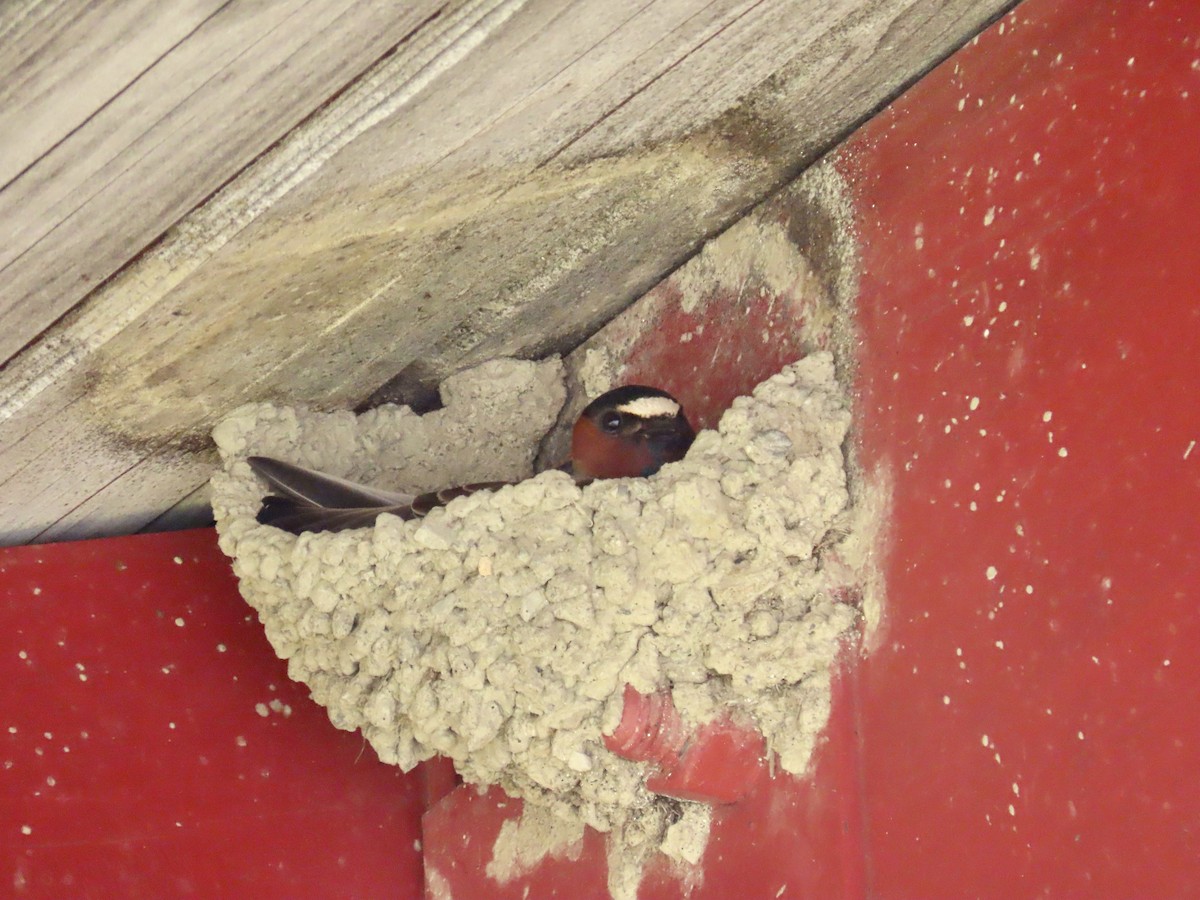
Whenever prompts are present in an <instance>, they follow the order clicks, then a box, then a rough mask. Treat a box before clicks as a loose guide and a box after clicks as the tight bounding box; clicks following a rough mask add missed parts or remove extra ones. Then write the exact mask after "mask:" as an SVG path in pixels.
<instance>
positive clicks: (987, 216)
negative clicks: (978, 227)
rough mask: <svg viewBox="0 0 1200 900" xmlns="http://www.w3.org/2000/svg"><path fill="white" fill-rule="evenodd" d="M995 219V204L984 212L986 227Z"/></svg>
mask: <svg viewBox="0 0 1200 900" xmlns="http://www.w3.org/2000/svg"><path fill="white" fill-rule="evenodd" d="M995 221H996V207H994V206H991V207H988V211H987V212H985V213H984V214H983V224H984V227H987V226H988V225H991V224H992V223H993V222H995Z"/></svg>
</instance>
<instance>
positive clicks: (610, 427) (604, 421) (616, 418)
mask: <svg viewBox="0 0 1200 900" xmlns="http://www.w3.org/2000/svg"><path fill="white" fill-rule="evenodd" d="M600 427H601V428H603V429H604V430H605V431H607V432H609V433H611V432H614V431H616V430H617V429H618V428H620V427H621V414H620V413H619V412H607V413H605V414H604V415H603V416H601V417H600Z"/></svg>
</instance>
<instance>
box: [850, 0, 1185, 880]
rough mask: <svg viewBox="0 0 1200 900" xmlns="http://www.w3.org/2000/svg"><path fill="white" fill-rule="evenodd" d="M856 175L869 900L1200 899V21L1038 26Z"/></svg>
mask: <svg viewBox="0 0 1200 900" xmlns="http://www.w3.org/2000/svg"><path fill="white" fill-rule="evenodd" d="M838 160H839V165H840V167H841V168H842V169H843V170H844V171H845V172H846V173H847V175H848V176H849V177H850V179H851V181H852V182H853V184H854V186H855V192H856V195H857V206H858V213H859V222H860V225H859V227H860V235H861V240H862V246H863V260H862V263H863V266H862V267H863V274H862V283H861V296H860V298H859V315H860V325H861V330H862V337H863V339H864V344H863V348H862V364H863V367H862V372H861V383H860V391H861V400H860V409H859V420H858V421H859V427H860V428H861V442H862V448H863V456H864V458H865V460H866V462H867V464H868V466H870V467H873V468H877V469H880V470H886V471H887V472H890V473H891V477H892V480H893V483H894V486H895V496H894V517H893V519H892V523H891V533H892V545H891V554H890V559H889V562H888V566H887V592H888V603H887V615H886V618H885V622H884V625H883V627H882V628H881V630H880V633H879V635H878V637H877V639H876V642H877V645H878V646H877V647H876V649H875V651H874V652H873V653H872V654H870V656H869V657H868V658H867V659H865V660H864V662H863V664H862V668H861V670H860V673H859V674H860V678H861V690H862V694H861V698H860V706H861V715H862V720H861V724H860V729H861V730H860V737H861V740H862V775H863V781H862V784H863V803H864V809H865V819H866V829H867V830H866V836H867V837H866V866H867V886H868V894H869V896H872V897H880V898H890V897H894V898H911V897H965V896H970V897H997V898H1011V897H1037V896H1047V897H1195V896H1200V834H1198V832H1200V788H1198V786H1197V775H1196V773H1197V772H1198V771H1200V725H1197V721H1198V719H1197V713H1196V703H1197V700H1200V663H1198V661H1197V660H1198V657H1200V652H1198V651H1200V613H1198V610H1197V602H1198V600H1200V589H1198V588H1200V549H1198V547H1200V525H1198V521H1200V519H1198V515H1200V514H1198V510H1200V446H1197V445H1196V442H1197V441H1200V303H1198V302H1197V301H1198V299H1200V297H1198V293H1200V289H1198V285H1200V225H1198V222H1200V4H1197V3H1195V2H1194V0H1173V2H1172V0H1166V2H1164V0H1157V2H1124V0H1122V2H1116V0H1113V2H1101V3H1097V2H1087V0H1054V2H1046V0H1030V2H1026V3H1024V4H1022V5H1020V6H1019V7H1017V8H1016V10H1015V12H1013V13H1012V14H1011V15H1009V16H1006V17H1005V18H1004V19H1003V20H1002V21H1000V22H999V23H997V24H996V25H994V26H993V27H992V28H991V29H989V30H988V31H987V33H986V34H984V35H983V36H982V37H981V38H980V39H979V40H978V41H977V42H976V43H974V44H972V45H970V46H968V47H966V48H965V49H964V50H962V51H961V52H960V53H958V54H956V55H955V56H954V57H953V58H952V59H951V60H949V61H948V62H947V63H945V64H944V65H942V66H941V67H940V68H939V69H938V70H937V71H936V72H934V73H933V74H932V75H931V76H929V77H928V78H926V79H925V80H924V81H922V82H921V83H920V84H918V85H917V86H916V87H914V88H913V89H912V90H911V91H909V92H908V93H907V94H906V95H905V96H904V97H903V98H901V99H900V100H899V101H898V102H897V103H895V104H894V105H893V106H892V107H891V108H890V109H888V110H886V111H885V112H884V113H883V114H882V115H880V116H879V117H878V118H876V119H875V120H873V121H872V122H871V123H869V124H868V125H867V126H866V127H865V128H863V129H862V130H861V132H859V133H858V134H857V135H855V137H854V138H853V139H852V140H851V141H850V142H849V145H848V146H847V147H846V148H845V149H844V150H843V151H842V152H840V153H839V154H838ZM975 398H978V403H977V404H976V400H975Z"/></svg>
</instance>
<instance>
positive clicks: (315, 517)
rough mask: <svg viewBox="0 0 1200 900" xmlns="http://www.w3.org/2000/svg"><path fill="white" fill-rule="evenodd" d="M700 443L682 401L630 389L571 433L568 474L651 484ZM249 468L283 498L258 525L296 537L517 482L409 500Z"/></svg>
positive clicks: (290, 471) (595, 406) (605, 397)
mask: <svg viewBox="0 0 1200 900" xmlns="http://www.w3.org/2000/svg"><path fill="white" fill-rule="evenodd" d="M695 437H696V433H695V431H693V430H692V426H691V425H690V424H689V423H688V420H687V416H686V415H685V414H684V411H683V407H682V406H681V405H680V404H679V401H677V400H676V399H675V398H674V397H672V396H671V395H670V394H668V393H667V392H666V391H662V390H659V389H658V388H652V387H645V386H643V385H636V384H631V385H626V386H625V387H619V388H616V389H615V390H611V391H609V392H608V393H606V394H602V395H601V396H599V397H597V398H596V399H595V400H593V401H592V402H591V403H589V404H588V405H587V407H586V408H585V409H584V410H583V412H582V413H580V414H579V418H578V419H577V420H576V421H575V425H574V428H573V429H572V431H571V459H570V460H569V461H568V462H567V463H565V464H564V465H563V466H561V468H562V469H564V470H565V471H567V472H569V473H570V474H571V475H573V476H574V478H575V480H576V482H577V483H579V484H586V483H587V482H589V481H592V480H593V479H596V478H638V477H646V476H648V475H653V474H654V473H655V472H657V471H658V470H659V469H660V468H662V466H663V465H664V464H666V463H669V462H675V461H677V460H680V459H683V457H684V455H685V454H686V453H687V451H688V448H689V447H691V445H692V441H693V440H694V439H695ZM247 462H249V463H250V467H251V468H252V469H253V470H254V471H255V473H257V474H258V475H259V476H261V477H262V478H263V479H264V480H266V482H267V484H268V485H269V486H270V488H271V490H272V491H275V492H276V493H275V494H271V495H269V496H267V497H264V498H263V504H262V508H261V509H259V511H258V517H257V518H258V521H259V522H260V523H262V524H263V525H273V526H275V527H276V528H281V529H283V530H284V531H290V532H291V533H292V534H302V533H304V532H306V531H343V530H346V529H349V528H367V527H370V526H372V525H374V524H375V519H376V518H378V517H379V516H380V515H381V514H382V513H391V514H392V515H394V516H399V517H400V518H402V519H413V518H420V517H421V516H424V515H425V514H426V513H428V512H429V511H430V510H431V509H434V508H436V507H438V506H444V505H445V504H447V503H449V502H450V501H451V500H453V499H454V498H455V497H462V496H465V495H467V494H473V493H475V492H476V491H490V490H496V489H497V488H501V487H504V486H505V485H507V484H509V483H510V482H505V481H484V482H477V483H475V484H464V485H458V486H455V487H449V488H442V489H441V490H437V491H429V492H427V493H424V494H404V493H399V492H396V491H385V490H380V489H378V488H372V487H368V486H366V485H361V484H356V483H354V482H352V481H348V480H346V479H345V478H338V477H336V476H333V475H326V474H324V473H322V472H316V471H314V470H312V469H305V468H303V467H301V466H296V465H293V464H291V463H286V462H282V461H281V460H277V459H270V458H268V457H265V456H252V457H250V458H249V459H248V460H247Z"/></svg>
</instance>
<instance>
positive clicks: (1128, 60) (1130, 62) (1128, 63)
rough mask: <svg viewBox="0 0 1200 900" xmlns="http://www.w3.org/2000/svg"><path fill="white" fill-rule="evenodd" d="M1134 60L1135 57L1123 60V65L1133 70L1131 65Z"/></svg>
mask: <svg viewBox="0 0 1200 900" xmlns="http://www.w3.org/2000/svg"><path fill="white" fill-rule="evenodd" d="M1136 59H1137V57H1136V56H1131V57H1129V59H1127V60H1125V65H1127V66H1129V68H1131V69H1132V68H1133V63H1134V60H1136Z"/></svg>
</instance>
